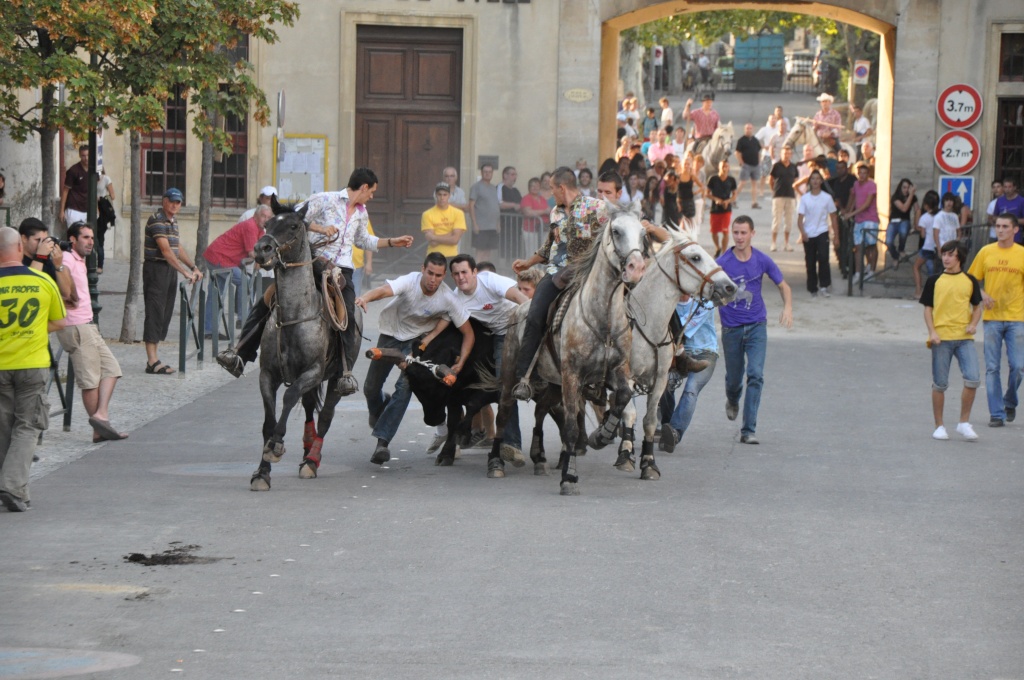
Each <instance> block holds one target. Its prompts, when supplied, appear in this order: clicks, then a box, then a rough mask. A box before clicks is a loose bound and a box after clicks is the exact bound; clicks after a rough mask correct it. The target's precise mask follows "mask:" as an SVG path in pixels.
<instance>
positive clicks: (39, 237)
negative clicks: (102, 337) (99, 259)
mask: <svg viewBox="0 0 1024 680" xmlns="http://www.w3.org/2000/svg"><path fill="white" fill-rule="evenodd" d="M18 233H19V234H21V247H22V250H23V252H24V256H23V257H22V264H24V265H25V266H26V267H32V268H33V269H38V270H39V271H41V272H43V273H45V274H48V275H49V277H50V278H51V279H53V280H54V282H55V283H56V284H57V288H58V289H59V290H60V295H61V297H63V298H64V300H65V301H67V303H68V304H69V305H70V306H74V305H75V304H76V303H77V302H78V295H77V293H76V291H75V284H74V282H73V281H72V280H71V272H69V271H67V270H66V269H65V268H64V251H62V250H61V249H60V243H59V241H57V239H55V238H50V234H49V229H47V227H46V225H45V224H43V221H42V220H40V219H36V218H35V217H26V218H25V219H24V220H22V221H21V224H20V225H19V226H18Z"/></svg>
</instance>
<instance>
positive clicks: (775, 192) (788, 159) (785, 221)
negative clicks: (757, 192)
mask: <svg viewBox="0 0 1024 680" xmlns="http://www.w3.org/2000/svg"><path fill="white" fill-rule="evenodd" d="M779 159H780V160H779V161H778V162H777V163H776V164H775V165H773V166H772V171H771V178H772V245H771V250H772V251H775V250H778V246H776V245H775V241H776V239H777V238H778V235H779V225H782V227H783V246H784V247H785V249H786V250H793V246H791V245H789V232H790V231H792V229H793V215H794V213H795V212H796V191H795V190H794V189H793V183H794V182H796V180H797V177H799V176H800V172H799V170H797V167H796V165H795V164H794V163H793V162H792V160H793V148H792V147H789V146H784V147H782V151H781V152H779Z"/></svg>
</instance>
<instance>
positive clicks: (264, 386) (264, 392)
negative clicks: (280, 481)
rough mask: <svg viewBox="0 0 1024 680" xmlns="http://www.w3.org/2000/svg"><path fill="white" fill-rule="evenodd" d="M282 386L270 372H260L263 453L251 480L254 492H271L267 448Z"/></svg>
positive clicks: (250, 484) (269, 463)
mask: <svg viewBox="0 0 1024 680" xmlns="http://www.w3.org/2000/svg"><path fill="white" fill-rule="evenodd" d="M280 386H281V383H280V381H278V380H277V379H276V378H274V377H272V376H271V375H270V372H269V371H261V372H260V395H261V396H262V397H263V452H262V454H261V457H260V464H259V467H257V468H256V471H255V472H253V473H252V477H250V478H249V488H250V489H251V490H252V491H270V469H271V461H270V460H268V458H267V451H268V449H267V447H268V445H269V443H270V438H271V436H272V435H273V434H274V426H275V425H276V424H277V388H278V387H280ZM283 448H284V447H282V453H283V452H284V451H283ZM278 460H280V457H278ZM274 462H276V461H274Z"/></svg>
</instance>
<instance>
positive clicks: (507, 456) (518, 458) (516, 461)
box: [500, 444, 526, 467]
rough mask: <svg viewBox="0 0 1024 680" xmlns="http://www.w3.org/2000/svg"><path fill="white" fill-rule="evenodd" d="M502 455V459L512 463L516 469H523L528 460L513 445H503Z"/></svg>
mask: <svg viewBox="0 0 1024 680" xmlns="http://www.w3.org/2000/svg"><path fill="white" fill-rule="evenodd" d="M500 453H501V459H502V460H503V461H505V462H506V463H511V464H512V465H513V466H515V467H523V466H524V465H526V459H525V458H523V452H522V451H520V450H519V449H517V448H516V447H514V446H512V445H511V444H502V445H501V452H500Z"/></svg>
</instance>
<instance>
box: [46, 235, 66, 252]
mask: <svg viewBox="0 0 1024 680" xmlns="http://www.w3.org/2000/svg"><path fill="white" fill-rule="evenodd" d="M46 240H47V241H52V242H53V244H54V245H55V246H57V247H58V248H60V249H61V250H63V251H64V252H65V253H70V252H71V241H61V240H60V239H59V238H57V237H56V236H50V237H48V238H47V239H46Z"/></svg>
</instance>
